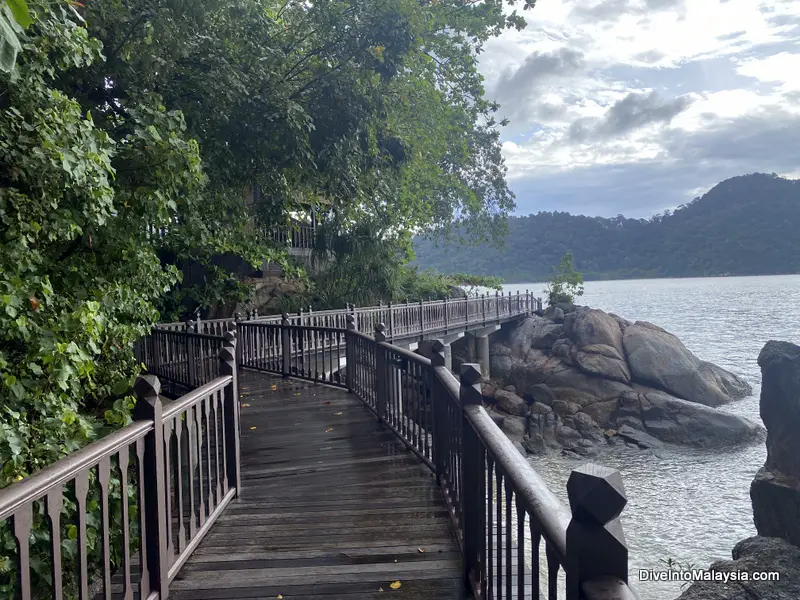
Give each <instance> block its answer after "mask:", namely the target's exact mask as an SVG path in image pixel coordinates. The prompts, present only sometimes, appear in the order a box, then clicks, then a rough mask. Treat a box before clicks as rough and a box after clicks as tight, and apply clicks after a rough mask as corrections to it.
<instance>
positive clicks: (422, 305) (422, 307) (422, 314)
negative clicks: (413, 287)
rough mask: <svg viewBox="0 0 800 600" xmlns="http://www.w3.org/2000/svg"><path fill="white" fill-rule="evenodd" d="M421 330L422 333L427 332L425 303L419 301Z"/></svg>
mask: <svg viewBox="0 0 800 600" xmlns="http://www.w3.org/2000/svg"><path fill="white" fill-rule="evenodd" d="M419 330H420V333H424V332H425V301H424V300H420V301H419Z"/></svg>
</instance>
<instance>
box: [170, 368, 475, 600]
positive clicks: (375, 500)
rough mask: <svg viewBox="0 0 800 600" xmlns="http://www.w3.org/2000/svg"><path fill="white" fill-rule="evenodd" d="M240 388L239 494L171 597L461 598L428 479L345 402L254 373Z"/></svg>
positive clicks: (349, 399) (342, 396) (454, 554)
mask: <svg viewBox="0 0 800 600" xmlns="http://www.w3.org/2000/svg"><path fill="white" fill-rule="evenodd" d="M273 386H275V389H273ZM240 391H241V402H242V415H241V419H242V425H241V427H242V480H243V481H242V485H243V492H242V497H241V498H240V499H238V500H235V501H234V502H233V503H231V505H230V506H229V507H228V508H227V510H226V511H225V512H224V514H223V515H222V516H221V517H220V518H219V520H218V521H217V523H216V524H215V525H214V527H213V528H212V530H211V531H210V532H209V534H208V536H207V537H206V538H205V539H204V540H203V542H202V543H201V544H200V546H199V548H198V549H197V551H196V552H195V553H194V555H193V556H192V557H191V558H190V559H189V561H188V562H187V564H186V565H185V566H184V568H183V569H182V570H181V572H180V573H179V574H178V576H177V577H176V579H175V580H174V581H173V583H172V585H171V586H170V598H173V599H175V600H214V599H222V598H227V599H246V598H248V599H250V598H264V599H266V598H278V597H279V596H282V597H283V598H284V599H286V600H292V599H294V600H299V599H305V598H325V599H327V600H332V599H334V598H342V599H355V598H358V599H363V600H367V599H370V598H386V597H387V595H388V597H390V598H398V599H400V598H405V599H411V598H414V599H422V598H430V599H441V600H450V599H456V598H463V597H464V591H463V584H462V582H463V580H462V567H461V555H460V553H459V551H458V544H457V542H456V540H455V537H454V535H453V532H452V526H451V524H450V520H449V518H448V516H447V512H446V509H445V505H444V500H443V498H442V496H441V492H440V491H439V489H438V487H437V486H436V484H435V481H434V479H433V476H432V474H431V473H430V471H428V470H427V469H426V468H425V467H424V466H423V465H422V464H421V463H420V462H419V460H418V459H416V458H415V457H414V456H413V455H412V454H411V453H410V452H409V451H408V450H407V449H406V448H405V447H404V446H403V445H402V443H401V442H400V441H399V440H398V439H397V438H396V437H395V436H394V435H393V434H392V433H391V432H389V431H388V430H387V429H385V428H383V427H381V426H380V425H379V424H378V423H377V422H376V420H375V417H374V416H373V415H372V413H370V412H369V411H368V410H367V409H366V407H364V406H363V404H362V403H361V402H360V401H359V400H358V399H357V398H356V397H355V396H352V395H350V394H348V393H347V392H346V391H344V390H338V389H334V388H331V387H328V386H321V385H316V386H315V385H313V384H310V383H305V382H300V381H296V380H290V379H285V380H282V379H280V378H271V377H269V376H266V375H262V374H258V373H253V372H244V373H243V374H242V376H241V377H240ZM395 581H399V582H400V587H399V589H396V590H393V589H392V588H391V587H390V586H391V584H392V582H395ZM381 589H382V590H383V591H381Z"/></svg>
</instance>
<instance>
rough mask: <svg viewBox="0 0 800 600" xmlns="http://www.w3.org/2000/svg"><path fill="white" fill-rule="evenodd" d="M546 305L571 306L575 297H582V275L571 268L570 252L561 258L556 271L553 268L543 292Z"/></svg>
mask: <svg viewBox="0 0 800 600" xmlns="http://www.w3.org/2000/svg"><path fill="white" fill-rule="evenodd" d="M545 293H546V294H547V304H548V305H549V306H553V305H555V304H562V303H563V304H572V303H573V302H574V301H575V297H576V296H583V275H581V274H580V273H578V272H577V271H576V270H575V268H574V267H573V266H572V252H567V253H566V254H565V255H564V256H562V257H561V262H560V263H559V265H558V269H556V268H555V267H554V268H553V275H552V277H551V278H550V282H549V283H548V284H547V289H546V290H545Z"/></svg>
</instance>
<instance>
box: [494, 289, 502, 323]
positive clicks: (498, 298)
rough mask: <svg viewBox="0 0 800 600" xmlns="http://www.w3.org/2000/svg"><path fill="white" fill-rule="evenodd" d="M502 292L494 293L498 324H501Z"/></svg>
mask: <svg viewBox="0 0 800 600" xmlns="http://www.w3.org/2000/svg"><path fill="white" fill-rule="evenodd" d="M500 298H501V296H500V292H499V291H497V290H495V292H494V302H495V304H496V305H497V306H495V310H496V311H497V322H498V323H499V322H500Z"/></svg>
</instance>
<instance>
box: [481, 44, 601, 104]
mask: <svg viewBox="0 0 800 600" xmlns="http://www.w3.org/2000/svg"><path fill="white" fill-rule="evenodd" d="M584 65H585V62H584V57H583V53H582V52H579V51H577V50H572V49H570V48H561V49H559V50H557V51H556V52H550V53H547V52H534V53H532V54H529V55H528V56H527V58H525V61H524V62H523V63H522V65H521V66H520V67H519V68H517V69H516V70H513V71H512V70H510V69H509V70H506V72H505V73H503V74H502V75H501V76H500V79H499V81H498V82H497V85H496V86H495V94H496V95H497V96H498V97H500V98H502V97H506V96H511V97H515V96H519V95H521V94H526V93H527V92H529V91H530V90H531V89H533V88H534V87H535V86H536V85H537V84H538V83H541V82H542V80H544V79H546V78H549V77H552V76H564V75H569V74H572V73H575V72H576V71H579V70H581V69H582V68H584Z"/></svg>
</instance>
